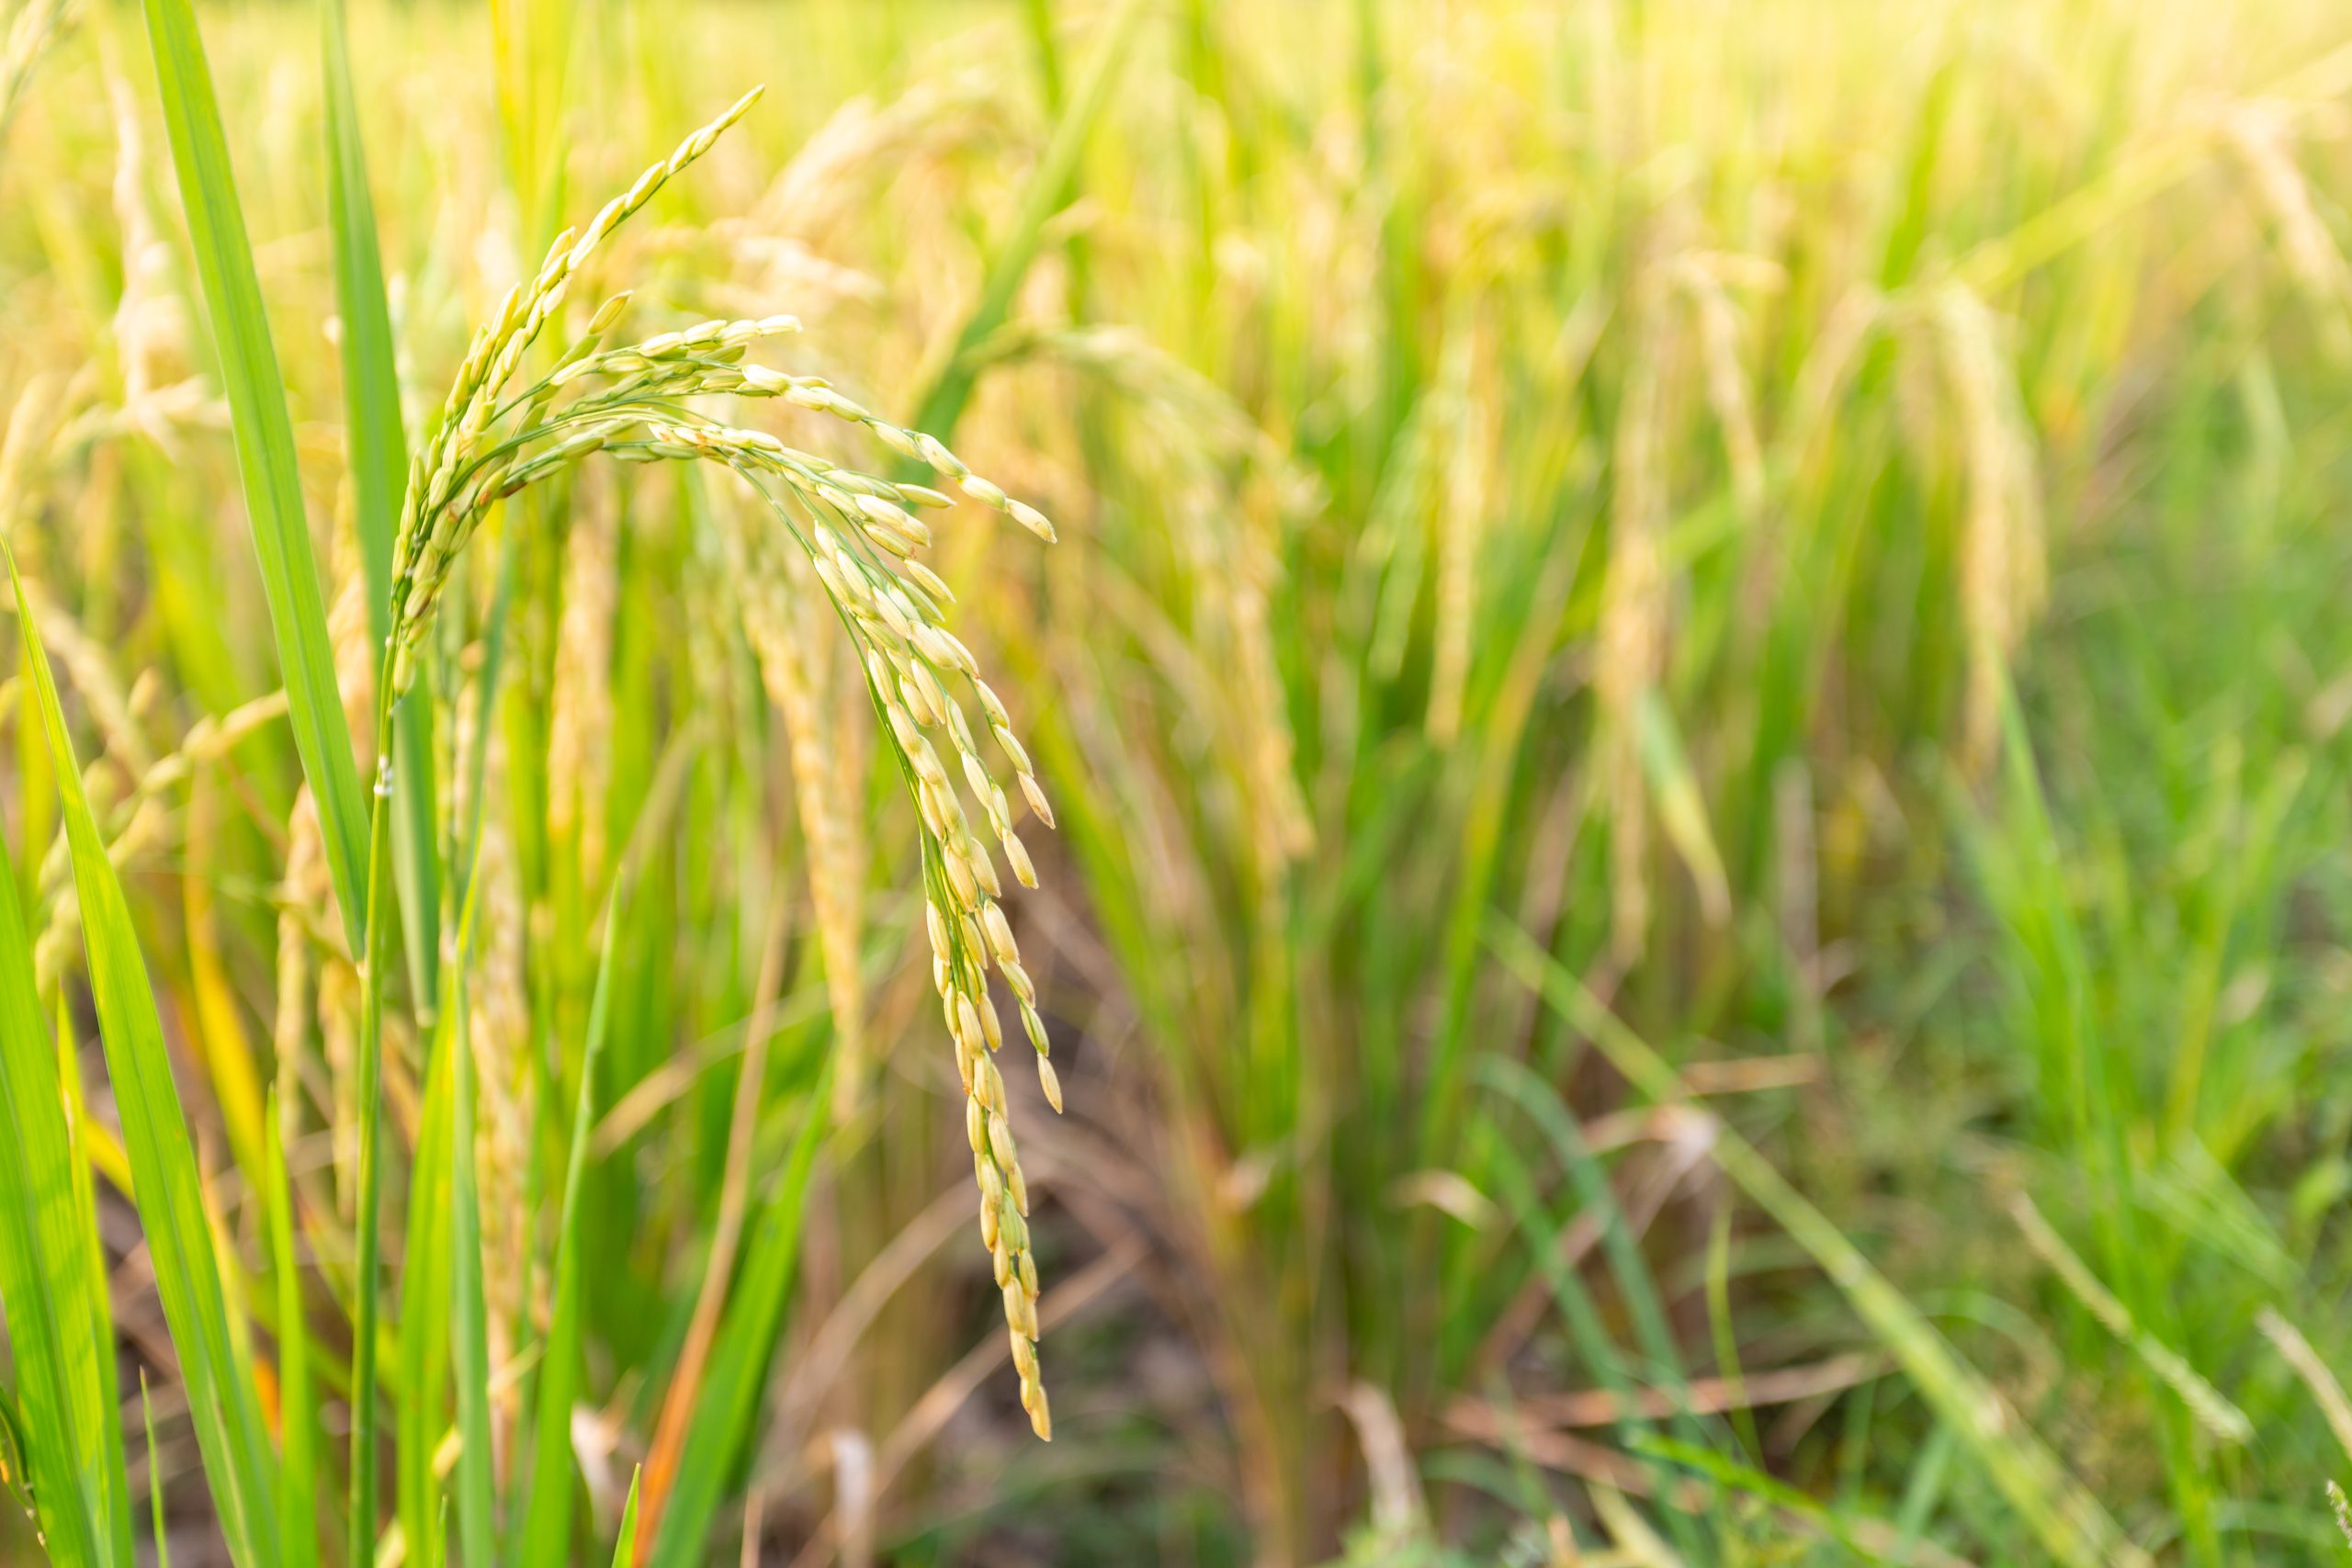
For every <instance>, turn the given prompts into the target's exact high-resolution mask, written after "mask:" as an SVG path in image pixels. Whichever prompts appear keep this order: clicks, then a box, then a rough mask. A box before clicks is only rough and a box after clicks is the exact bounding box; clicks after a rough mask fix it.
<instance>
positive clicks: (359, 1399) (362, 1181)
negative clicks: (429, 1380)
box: [345, 642, 421, 1568]
mask: <svg viewBox="0 0 2352 1568" xmlns="http://www.w3.org/2000/svg"><path fill="white" fill-rule="evenodd" d="M392 664H393V660H392V654H391V648H390V643H389V642H388V643H387V646H386V650H385V655H384V663H383V668H382V670H381V671H380V672H379V675H378V677H377V683H376V757H377V772H376V793H375V803H374V805H373V807H372V808H371V809H370V811H369V813H368V824H369V826H368V915H367V919H366V920H365V922H364V923H363V924H362V927H361V930H362V931H364V932H365V936H364V938H363V941H364V943H365V946H366V949H367V952H366V954H365V957H364V958H363V960H362V962H361V964H360V967H359V986H360V991H359V998H360V999H359V1209H358V1213H357V1215H356V1217H355V1219H354V1222H353V1223H354V1225H355V1227H356V1236H357V1241H358V1259H357V1267H356V1271H355V1273H354V1275H353V1302H354V1305H353V1309H352V1317H351V1535H350V1547H351V1549H350V1551H349V1554H348V1555H347V1556H346V1557H345V1562H348V1563H350V1564H352V1565H353V1568H367V1564H368V1563H370V1562H374V1561H375V1546H376V1304H377V1303H376V1294H377V1285H378V1280H377V1273H378V1269H379V1263H378V1250H379V1237H378V1235H377V1234H376V1210H377V1203H378V1199H377V1188H378V1187H379V1173H378V1165H379V1161H378V1157H377V1152H376V1143H377V1123H378V1122H379V1120H380V1115H379V1102H380V1101H381V1100H382V1098H383V1077H384V967H385V964H386V963H387V962H388V961H389V960H390V956H391V920H390V915H391V912H392V908H391V891H392V877H391V874H390V873H391V857H392V813H391V801H392V788H391V776H390V761H389V759H390V757H391V755H392V714H393V711H394V709H395V708H396V707H397V706H398V703H397V701H396V700H395V699H394V698H393V696H392ZM420 765H421V760H420ZM415 1549H416V1548H415V1545H414V1544H413V1543H412V1547H411V1550H412V1551H413V1550H415Z"/></svg>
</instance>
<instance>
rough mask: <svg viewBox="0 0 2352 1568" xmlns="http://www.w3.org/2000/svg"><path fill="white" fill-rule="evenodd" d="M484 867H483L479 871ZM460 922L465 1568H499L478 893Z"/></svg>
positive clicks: (461, 1529) (454, 1270)
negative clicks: (479, 1168)
mask: <svg viewBox="0 0 2352 1568" xmlns="http://www.w3.org/2000/svg"><path fill="white" fill-rule="evenodd" d="M477 869H478V868H477ZM466 880H467V886H468V887H469V892H468V894H467V896H466V908H465V911H464V913H463V914H462V915H460V916H459V918H458V953H457V957H456V960H455V961H454V962H453V963H452V964H450V966H449V978H448V987H449V993H450V995H449V999H448V1006H447V1010H445V1011H444V1012H443V1014H442V1023H441V1028H442V1031H443V1032H445V1033H446V1034H447V1035H448V1037H449V1044H448V1051H449V1073H450V1083H451V1086H452V1087H451V1099H452V1101H453V1103H452V1105H451V1107H450V1113H449V1121H450V1129H449V1131H450V1136H449V1197H450V1202H449V1308H450V1311H449V1322H450V1329H451V1336H452V1343H453V1347H454V1350H455V1370H456V1372H457V1378H458V1542H459V1544H460V1546H461V1548H462V1551H463V1557H464V1562H465V1564H466V1568H496V1562H497V1558H496V1554H495V1552H494V1551H493V1550H492V1539H493V1524H492V1507H493V1506H494V1482H493V1480H492V1473H491V1451H490V1337H489V1330H488V1326H487V1325H486V1323H485V1322H484V1319H485V1317H486V1315H487V1311H488V1309H487V1307H486V1306H485V1304H484V1302H483V1299H482V1259H481V1181H480V1179H479V1178H478V1176H477V1173H476V1169H475V1154H474V1115H475V1096H476V1086H475V1081H474V1046H473V1032H472V1030H471V1028H470V1027H469V1023H470V1021H469V1018H468V1016H467V1009H466V963H467V950H468V948H469V945H470V944H471V942H472V940H473V930H474V910H475V908H476V903H475V898H474V893H475V892H478V891H479V890H480V888H481V879H480V877H479V876H478V875H471V874H469V876H468V877H467V879H466Z"/></svg>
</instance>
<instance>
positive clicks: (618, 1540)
mask: <svg viewBox="0 0 2352 1568" xmlns="http://www.w3.org/2000/svg"><path fill="white" fill-rule="evenodd" d="M644 1479H645V1472H643V1471H641V1470H633V1471H630V1472H629V1475H628V1502H627V1503H626V1504H624V1505H622V1506H621V1529H620V1534H619V1535H617V1536H616V1537H615V1538H614V1540H613V1568H630V1564H631V1563H633V1562H636V1561H637V1554H636V1552H635V1551H633V1550H631V1549H632V1547H633V1546H634V1545H635V1543H636V1540H637V1488H638V1485H639V1483H641V1482H643V1481H644Z"/></svg>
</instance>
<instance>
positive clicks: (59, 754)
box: [0, 547, 278, 1568]
mask: <svg viewBox="0 0 2352 1568" xmlns="http://www.w3.org/2000/svg"><path fill="white" fill-rule="evenodd" d="M0 556H5V558H6V562H7V567H8V581H9V584H10V586H11V588H12V589H13V590H14V591H15V592H16V598H17V616H18V626H19V628H20V630H21V631H22V632H23V634H24V644H25V668H26V672H27V673H28V675H29V676H30V677H31V683H32V686H33V691H34V694H35V695H36V697H37V698H38V700H39V702H40V712H41V719H42V723H43V726H44V728H46V730H47V732H48V735H49V745H50V752H51V758H52V760H53V761H55V762H56V764H57V784H58V793H59V795H60V797H61V798H60V804H61V806H62V808H63V812H64V817H65V829H66V836H67V848H68V851H69V853H70V856H71V858H72V861H73V867H74V890H75V892H76V893H77V894H78V896H79V897H80V898H81V901H82V941H83V945H84V947H85V949H86V950H87V952H88V955H89V968H90V990H91V994H92V997H93V999H94V1000H95V1001H96V1009H97V1015H98V1032H99V1036H100V1038H101V1040H102V1041H103V1042H104V1043H105V1046H106V1057H107V1074H108V1076H109V1077H111V1078H112V1079H113V1083H114V1090H115V1102H116V1105H117V1107H118V1109H119V1111H120V1113H121V1116H122V1134H123V1145H124V1148H125V1150H126V1152H127V1153H128V1154H129V1156H130V1170H131V1186H132V1190H133V1191H134V1193H135V1195H136V1197H137V1200H138V1208H139V1218H140V1222H141V1224H142V1225H143V1226H144V1228H145V1230H146V1233H147V1245H148V1248H149V1250H150V1252H151V1253H152V1254H153V1259H154V1269H155V1283H156V1289H157V1292H158V1293H159V1294H161V1295H162V1297H163V1301H164V1321H165V1322H166V1323H167V1324H169V1325H170V1327H171V1331H172V1343H173V1346H174V1347H175V1348H176V1349H177V1350H178V1352H179V1359H180V1373H181V1376H182V1378H183V1379H184V1380H185V1382H186V1383H187V1396H188V1413H189V1417H190V1419H191V1421H192V1422H193V1423H194V1425H195V1427H196V1436H197V1444H198V1448H199V1449H200V1450H202V1451H203V1455H204V1470H205V1474H206V1476H207V1478H208V1479H209V1481H210V1483H211V1487H212V1496H213V1502H214V1506H215V1507H216V1508H217V1509H218V1511H219V1514H220V1530H221V1534H222V1536H223V1537H224V1538H226V1540H227V1541H228V1543H229V1551H230V1554H231V1556H232V1558H233V1559H234V1560H235V1562H237V1564H238V1568H276V1564H277V1561H278V1551H277V1503H276V1500H275V1483H276V1466H275V1463H274V1461H273V1457H272V1455H271V1453H270V1450H269V1445H268V1443H267V1440H266V1438H265V1437H264V1435H263V1430H262V1424H261V1414H260V1411H259V1410H258V1409H257V1408H256V1406H255V1402H254V1390H253V1387H252V1385H251V1384H250V1383H249V1382H247V1381H246V1379H245V1378H244V1377H243V1375H242V1373H241V1371H240V1370H239V1364H238V1361H239V1358H238V1352H237V1346H236V1343H235V1341H234V1339H233V1337H232V1335H231V1332H230V1325H229V1314H228V1305H227V1302H226V1300H225V1298H224V1296H223V1294H222V1292H221V1287H220V1260H219V1257H218V1255H217V1254H216V1252H215V1251H214V1247H213V1237H212V1230H211V1226H210V1224H209V1221H208V1219H207V1217H206V1214H205V1212H204V1198H203V1190H202V1187H201V1178H200V1176H199V1175H198V1171H197V1166H196V1147H195V1144H194V1142H193V1141H192V1140H191V1139H190V1137H189V1135H188V1128H187V1115H186V1114H185V1112H183V1111H182V1110H181V1109H180V1097H179V1089H178V1087H177V1086H176V1085H175V1083H174V1082H173V1081H172V1064H171V1058H170V1055H169V1054H168V1053H167V1052H166V1050H165V1048H164V1025H163V1020H162V1018H161V1017H160V1016H159V1015H158V1013H157V1012H156V1009H155V995H154V992H153V990H152V989H151V988H150V987H149V985H148V979H147V965H146V961H145V960H144V959H143V958H142V957H141V955H140V952H139V939H138V936H137V935H136V933H135V932H134V931H132V929H131V924H130V905H129V903H128V902H127V901H126V900H125V899H124V897H123V892H122V884H121V882H120V881H119V879H118V878H117V877H116V875H115V870H114V863H113V862H112V861H111V860H110V859H109V858H108V857H107V845H106V840H105V839H104V837H103V836H101V834H100V833H99V831H98V824H97V819H96V818H95V817H94V816H92V815H91V811H90V803H89V799H88V797H87V796H86V795H84V793H83V790H82V771H81V766H80V764H79V763H78V762H77V761H75V759H74V743H73V740H72V739H71V738H70V737H69V736H68V735H67V734H66V732H65V715H64V711H63V710H62V708H61V707H60V706H59V705H58V700H57V686H56V682H55V681H54V680H53V678H52V677H51V674H50V669H49V656H48V655H47V653H46V652H44V651H43V649H42V648H41V644H40V633H39V630H38V628H37V627H36V626H34V624H33V615H32V606H31V605H30V604H28V603H27V602H26V599H25V593H24V585H23V583H22V581H20V580H19V579H18V578H17V563H16V558H15V557H14V556H13V555H7V554H6V551H5V547H0Z"/></svg>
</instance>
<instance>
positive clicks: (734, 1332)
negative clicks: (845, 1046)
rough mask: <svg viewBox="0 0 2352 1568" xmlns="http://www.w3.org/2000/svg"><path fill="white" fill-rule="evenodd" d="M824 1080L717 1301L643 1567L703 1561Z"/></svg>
mask: <svg viewBox="0 0 2352 1568" xmlns="http://www.w3.org/2000/svg"><path fill="white" fill-rule="evenodd" d="M831 1079H832V1072H831V1067H830V1066H829V1067H828V1068H827V1069H826V1071H824V1072H823V1073H822V1074H820V1081H819V1083H818V1084H817V1087H816V1088H815V1089H812V1090H811V1091H810V1092H809V1099H808V1101H807V1106H806V1109H805V1110H804V1111H803V1117H804V1120H803V1121H802V1122H801V1124H800V1131H799V1133H798V1134H797V1136H796V1137H795V1138H794V1139H793V1143H792V1154H791V1156H790V1157H789V1158H788V1159H787V1161H786V1165H785V1170H784V1176H783V1179H781V1180H780V1181H778V1182H777V1184H776V1190H775V1193H774V1195H772V1196H771V1197H770V1198H769V1200H768V1203H767V1209H766V1212H765V1213H763V1215H762V1216H761V1221H760V1229H759V1232H758V1235H757V1236H756V1238H755V1239H754V1240H753V1241H752V1244H751V1245H750V1246H749V1247H746V1248H745V1249H744V1254H743V1256H744V1257H745V1258H747V1259H749V1260H750V1261H749V1266H748V1267H747V1268H746V1269H744V1271H743V1279H742V1281H741V1284H740V1285H739V1286H738V1287H737V1289H736V1292H735V1296H734V1299H733V1300H731V1301H729V1303H727V1316H726V1318H725V1320H724V1321H723V1322H722V1324H721V1325H720V1327H719V1330H718V1348H716V1349H715V1350H713V1351H712V1353H711V1358H710V1369H709V1371H708V1372H707V1374H706V1375H705V1377H704V1380H703V1390H702V1395H701V1397H700V1398H699V1399H698V1400H697V1401H696V1402H695V1414H694V1421H693V1424H692V1425H691V1426H689V1427H687V1428H686V1442H685V1448H684V1450H683V1451H682V1452H681V1454H680V1456H679V1459H678V1474H677V1479H676V1481H675V1482H674V1483H673V1486H672V1489H671V1493H670V1497H669V1501H668V1503H667V1505H666V1506H664V1507H663V1508H662V1518H661V1523H660V1527H659V1529H657V1531H656V1533H655V1535H654V1540H653V1557H652V1562H653V1568H688V1565H689V1564H691V1563H695V1562H701V1561H703V1556H704V1544H705V1541H706V1540H707V1537H708V1536H709V1534H710V1523H711V1520H712V1519H713V1518H715V1517H717V1516H718V1503H719V1497H720V1495H721V1489H722V1488H723V1487H725V1486H726V1484H727V1483H728V1480H729V1477H730V1476H732V1475H733V1474H734V1472H735V1466H736V1461H738V1460H739V1459H740V1458H741V1455H742V1451H743V1445H744V1442H745V1441H746V1440H747V1439H748V1438H750V1436H751V1432H752V1418H753V1417H754V1416H757V1415H758V1413H759V1407H760V1396H761V1393H763V1390H764V1389H765V1388H766V1386H767V1369H768V1357H769V1355H770V1354H771V1353H772V1352H773V1351H774V1350H775V1342H776V1337H777V1336H778V1335H779V1334H780V1333H781V1332H782V1331H783V1328H784V1316H785V1310H784V1309H785V1305H786V1300H787V1298H788V1297H789V1296H790V1295H791V1292H792V1280H793V1276H794V1274H795V1272H796V1271H797V1268H798V1265H799V1262H800V1232H801V1223H802V1221H803V1220H804V1219H805V1218H806V1214H805V1213H804V1210H805V1207H806V1205H805V1200H806V1199H807V1197H808V1194H809V1176H810V1174H811V1173H812V1172H813V1171H814V1169H815V1168H816V1163H817V1147H818V1145H820V1143H822V1142H823V1141H824V1132H825V1126H826V1121H827V1118H826V1115H825V1110H826V1107H827V1106H828V1105H829V1104H830V1103H831V1092H832V1083H831Z"/></svg>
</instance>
